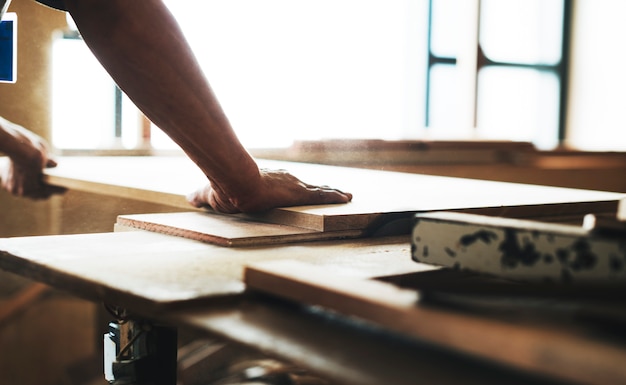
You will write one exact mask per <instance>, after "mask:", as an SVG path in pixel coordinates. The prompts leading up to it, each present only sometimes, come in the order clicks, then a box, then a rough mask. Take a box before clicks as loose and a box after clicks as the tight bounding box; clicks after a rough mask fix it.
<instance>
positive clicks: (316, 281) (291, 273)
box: [245, 260, 626, 385]
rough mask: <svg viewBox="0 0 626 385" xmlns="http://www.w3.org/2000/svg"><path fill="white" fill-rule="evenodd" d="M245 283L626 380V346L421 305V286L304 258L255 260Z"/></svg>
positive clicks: (544, 367)
mask: <svg viewBox="0 0 626 385" xmlns="http://www.w3.org/2000/svg"><path fill="white" fill-rule="evenodd" d="M245 282H246V284H247V285H248V286H249V287H250V288H253V289H257V290H260V291H263V292H267V293H270V294H274V295H277V296H279V297H283V298H287V299H290V300H293V301H297V302H299V303H305V304H309V305H315V306H321V307H325V308H327V309H330V310H333V311H336V312H339V313H341V314H344V315H345V316H348V317H357V318H361V319H363V320H366V321H369V322H373V323H374V324H377V325H380V326H382V327H384V328H385V329H388V330H392V331H395V332H399V333H402V334H404V335H410V336H413V337H417V338H419V339H422V340H425V341H429V342H433V343H436V344H440V345H443V346H447V347H450V348H453V349H455V350H459V351H462V352H465V353H469V354H472V355H477V356H480V357H484V358H488V359H490V360H494V361H497V362H501V363H505V364H508V365H512V366H515V367H519V368H523V369H526V370H531V371H533V372H539V373H543V374H548V375H551V376H555V377H557V378H561V379H565V380H570V381H575V382H577V383H588V384H598V385H600V384H621V383H624V382H625V381H626V370H625V369H624V366H623V363H624V362H625V361H624V360H626V350H624V349H620V348H619V347H618V346H614V345H609V344H605V343H602V342H600V341H599V340H598V341H596V340H594V339H592V338H589V337H585V336H584V335H577V334H573V333H568V332H567V331H565V330H561V329H559V328H557V327H549V326H543V325H541V324H532V323H531V324H524V323H519V324H518V323H515V324H514V323H510V322H503V321H499V320H497V319H492V318H487V317H481V316H478V315H473V314H470V313H462V312H454V311H446V310H442V309H439V308H436V307H424V306H420V305H419V301H418V299H419V295H418V293H416V292H412V291H410V290H406V289H398V288H396V287H395V286H393V285H391V284H385V283H382V282H376V281H372V280H368V279H362V278H355V277H348V276H343V275H341V274H338V273H335V272H333V271H331V270H330V269H327V268H324V267H320V266H313V265H310V264H306V263H304V262H301V261H288V260H282V261H270V262H265V263H259V264H250V265H249V266H247V267H246V272H245Z"/></svg>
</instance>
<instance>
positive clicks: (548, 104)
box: [53, 0, 626, 150]
mask: <svg viewBox="0 0 626 385" xmlns="http://www.w3.org/2000/svg"><path fill="white" fill-rule="evenodd" d="M622 3H623V1H621V0H579V1H577V2H576V8H575V9H574V8H573V5H572V4H573V2H572V0H332V1H331V0H318V1H312V0H296V1H293V0H265V1H262V2H259V1H256V0H167V4H168V6H169V7H170V9H171V10H172V12H173V13H174V15H175V17H176V18H177V19H178V20H179V21H180V23H181V26H182V28H183V30H184V31H185V33H186V36H187V37H188V39H189V41H190V44H191V45H192V48H193V49H194V51H195V52H196V55H197V56H198V59H199V61H200V63H201V65H202V67H203V69H204V71H205V72H206V74H207V77H208V78H209V81H210V83H211V85H212V87H213V89H214V91H215V93H216V94H217V96H218V98H219V100H220V102H221V103H222V106H223V107H224V109H225V111H226V113H227V115H228V116H229V118H230V120H231V122H232V124H233V127H234V128H235V131H236V132H237V134H238V135H239V137H240V139H241V140H242V142H243V143H244V145H246V146H247V147H251V148H254V147H279V146H289V145H290V144H291V143H292V142H293V141H294V140H298V139H327V138H380V139H407V138H424V137H427V138H449V139H470V138H471V139H476V138H478V139H513V140H524V141H532V142H533V143H535V144H536V145H537V146H538V147H539V148H545V149H549V148H553V147H554V146H556V145H558V144H559V143H560V141H565V142H566V143H570V144H573V145H575V146H576V147H578V148H581V149H617V150H620V149H621V150H623V149H626V143H620V141H616V140H614V138H616V137H621V136H620V135H619V132H620V130H623V128H622V126H624V125H626V117H624V116H623V115H624V114H622V113H621V111H622V109H623V108H624V106H626V96H624V95H625V94H624V93H623V92H621V91H620V90H622V89H624V88H625V87H626V75H623V74H624V71H623V70H622V69H621V68H620V63H623V56H624V55H626V54H624V51H623V50H621V49H620V48H619V47H620V45H619V44H620V42H619V41H618V40H616V37H618V36H623V34H624V33H625V32H626V30H624V28H626V27H624V26H623V23H621V21H620V20H621V19H622V18H623V16H624V15H625V14H626V5H623V4H622ZM570 48H571V54H570ZM53 50H54V54H53V57H54V63H53V65H54V74H53V78H54V82H55V85H54V87H53V90H54V92H55V94H54V96H53V103H54V106H53V109H54V116H53V144H54V145H55V146H56V147H59V148H86V149H97V148H123V149H137V148H157V149H168V148H175V147H176V146H175V145H173V143H172V142H171V141H170V140H169V139H168V138H167V137H166V136H165V135H164V134H163V133H162V132H161V131H160V130H158V129H155V128H154V127H152V128H151V127H150V126H149V124H147V123H149V122H146V121H145V119H143V118H142V117H141V115H140V114H139V113H138V111H137V110H136V109H135V108H134V106H133V105H132V103H130V102H129V101H128V99H127V98H126V97H125V96H124V95H122V94H120V93H119V90H116V89H115V86H114V85H113V83H112V82H111V81H110V79H108V77H107V75H106V74H105V73H104V71H102V69H101V68H100V66H99V64H98V63H97V62H96V61H95V59H94V58H93V56H92V55H91V53H90V52H89V51H88V50H87V49H86V48H85V46H84V43H82V41H80V40H79V39H76V38H75V34H72V33H66V34H65V35H64V36H63V37H59V38H58V39H56V40H55V43H54V47H53ZM67 57H72V60H71V61H68V60H67ZM570 58H571V60H572V62H571V63H569V62H568V61H569V59H570ZM61 63H63V64H62V65H61ZM87 125H88V126H89V129H85V126H87ZM94 131H97V132H99V133H100V134H99V135H98V136H95V137H94V135H93V132H94Z"/></svg>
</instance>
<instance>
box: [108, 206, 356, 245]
mask: <svg viewBox="0 0 626 385" xmlns="http://www.w3.org/2000/svg"><path fill="white" fill-rule="evenodd" d="M117 225H120V226H126V227H132V228H136V229H141V230H148V231H154V232H158V233H163V234H168V235H175V236H179V237H183V238H189V239H193V240H196V241H201V242H206V243H212V244H215V245H219V246H226V247H243V246H261V245H277V244H281V243H291V242H304V241H313V240H318V241H319V240H328V239H338V238H342V239H346V238H357V237H359V236H361V235H362V234H363V232H362V231H360V230H346V231H331V232H321V231H314V230H309V229H304V228H300V227H294V226H285V225H278V224H274V223H262V222H253V221H250V220H247V219H245V218H242V217H238V216H226V215H219V214H212V213H201V212H182V213H165V214H161V213H159V214H138V215H120V216H118V217H117Z"/></svg>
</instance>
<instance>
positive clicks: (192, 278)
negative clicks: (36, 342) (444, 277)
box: [0, 157, 624, 384]
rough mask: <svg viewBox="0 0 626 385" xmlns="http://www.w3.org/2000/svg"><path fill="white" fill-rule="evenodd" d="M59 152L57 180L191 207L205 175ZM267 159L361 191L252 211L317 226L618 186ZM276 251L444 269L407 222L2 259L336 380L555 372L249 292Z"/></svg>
mask: <svg viewBox="0 0 626 385" xmlns="http://www.w3.org/2000/svg"><path fill="white" fill-rule="evenodd" d="M59 164H60V165H59V167H58V168H56V169H50V170H47V171H46V174H47V176H46V178H47V180H48V181H49V182H50V183H53V184H57V185H62V186H65V187H68V188H71V189H77V190H81V191H87V192H93V193H98V194H103V195H107V196H109V197H112V198H114V197H124V198H132V199H138V200H142V201H147V202H152V203H159V204H164V205H168V206H173V207H179V208H181V209H184V210H185V211H194V209H193V208H191V207H190V206H189V205H188V204H187V202H186V200H185V198H184V196H185V195H186V194H187V193H189V192H191V191H193V190H195V189H196V188H199V187H202V186H203V185H204V184H205V183H206V182H207V181H206V178H205V177H204V175H202V173H200V172H199V170H198V169H197V168H196V167H195V165H193V164H192V163H191V162H190V161H189V160H188V159H187V158H184V157H150V158H140V157H136V158H134V157H133V158H129V157H115V158H114V157H98V158H60V159H59ZM260 165H261V166H263V167H271V168H285V169H288V170H289V171H290V172H292V173H293V174H294V175H296V176H297V177H299V178H301V179H302V180H304V181H305V182H307V183H312V184H328V185H331V186H333V187H337V188H340V189H342V190H345V191H349V192H351V193H353V194H354V201H353V202H351V203H349V204H345V205H326V206H307V207H295V208H281V209H276V210H272V211H271V212H269V213H265V214H263V215H261V216H260V217H259V216H255V217H254V218H255V219H263V220H266V221H269V222H277V221H278V222H280V223H281V224H287V225H293V226H296V225H297V226H301V227H304V228H310V229H313V230H316V231H335V230H345V229H349V228H359V229H367V228H368V227H370V226H372V224H376V225H380V224H381V223H380V222H381V219H383V222H385V221H387V220H392V219H397V218H398V214H402V215H403V216H404V217H405V218H406V216H407V214H412V213H414V212H423V211H434V210H437V211H439V210H461V211H472V212H475V213H487V214H490V215H502V216H513V217H525V218H535V217H542V216H551V215H561V214H562V215H570V214H576V215H578V214H581V215H582V214H583V213H584V212H585V211H588V210H589V211H593V210H599V211H600V212H609V211H611V210H614V209H616V207H617V203H618V201H619V200H620V199H621V198H622V197H623V196H624V195H623V194H616V193H608V192H600V191H589V190H575V189H564V188H555V187H545V186H532V185H522V184H513V183H500V182H487V181H478V180H470V179H459V178H446V177H435V176H425V175H416V174H402V173H387V172H382V171H372V170H358V169H347V168H338V167H330V166H317V165H308V164H296V163H284V162H270V161H267V162H265V161H261V162H260ZM112 225H113V224H112ZM280 259H290V260H294V259H295V260H300V261H304V262H308V263H312V264H315V265H318V266H322V267H325V268H329V269H332V270H333V271H335V272H340V273H341V274H344V275H349V276H353V277H358V278H363V279H371V278H374V277H385V276H396V275H402V274H408V273H415V272H427V271H431V270H434V269H438V268H434V267H432V266H429V265H424V264H419V263H416V262H413V261H412V260H411V255H410V237H409V235H408V234H406V235H400V236H393V237H384V236H382V237H376V238H364V239H350V240H334V241H315V242H296V243H289V244H274V245H266V246H255V247H238V248H226V247H220V246H216V245H211V244H207V243H202V242H198V241H194V240H190V239H184V238H180V237H174V236H170V235H165V234H158V233H154V232H145V231H128V232H117V233H101V234H83V235H60V236H47V237H26V238H12V239H1V240H0V268H2V269H5V270H8V271H12V272H15V273H17V274H20V275H23V276H26V277H28V278H32V279H35V280H37V281H41V282H44V283H47V284H50V285H52V286H54V287H56V288H59V289H63V290H67V291H69V292H71V293H72V294H75V295H77V296H81V297H84V298H87V299H90V300H95V301H103V302H107V303H110V304H114V305H117V306H122V307H126V308H128V309H130V310H131V311H132V312H135V313H137V314H140V315H142V316H146V317H154V318H156V319H162V320H166V321H168V322H173V323H175V324H178V325H183V326H191V327H194V328H198V329H199V330H205V331H207V332H209V333H211V334H213V335H219V336H222V337H226V338H229V339H232V340H234V341H238V342H240V343H243V344H246V345H249V346H253V347H255V348H257V349H260V350H262V351H264V352H267V353H269V354H272V355H276V356H279V357H282V358H285V359H287V360H292V361H294V362H295V363H298V364H301V365H303V366H305V367H307V368H310V369H312V370H314V371H316V372H318V373H320V374H323V375H326V376H328V378H330V379H333V380H336V381H338V382H339V383H345V384H382V383H395V384H412V383H415V382H416V379H418V378H419V379H423V380H425V383H454V382H455V381H463V383H477V384H478V383H480V384H485V383H494V384H495V383H504V382H506V383H509V384H513V383H515V384H516V383H520V384H521V383H529V381H530V382H533V383H551V382H550V381H549V380H547V379H545V378H543V377H542V378H539V377H537V378H535V377H533V376H534V375H533V374H531V375H530V377H526V376H527V375H526V374H522V373H521V372H519V371H518V370H516V369H515V370H513V371H511V370H509V369H507V370H503V369H502V368H498V367H493V366H489V365H487V364H486V363H485V362H483V361H481V360H475V361H473V360H474V359H472V358H469V361H467V359H468V358H467V357H466V356H463V357H462V358H460V357H457V356H456V354H455V353H444V352H442V351H439V350H438V348H433V347H432V346H428V344H426V345H423V341H416V340H413V339H411V338H405V337H402V336H398V335H396V334H394V333H389V332H388V331H385V330H381V329H378V328H376V327H374V326H372V325H364V324H361V323H359V322H356V321H354V320H348V321H347V322H346V320H343V319H339V318H333V317H332V316H331V315H328V314H325V315H321V314H317V313H315V312H314V311H313V309H311V308H301V307H299V306H297V305H293V304H291V305H287V304H284V303H283V302H281V301H275V300H268V299H267V298H265V297H258V296H257V295H256V294H251V293H249V292H247V291H246V288H245V285H244V283H243V281H242V274H243V269H244V266H245V265H246V264H248V263H253V262H263V261H267V260H280ZM458 330H461V329H458ZM458 330H457V332H458ZM507 349H508V348H507ZM505 350H506V349H505ZM620 352H621V351H620ZM505 353H506V352H505ZM505 353H503V354H505ZM620 354H621V353H620ZM483 365H487V366H483ZM429 368H430V369H429ZM450 368H453V370H450ZM511 374H513V375H515V376H514V378H511V377H510V376H511ZM619 374H621V373H619ZM444 380H445V381H444ZM531 380H532V381H531Z"/></svg>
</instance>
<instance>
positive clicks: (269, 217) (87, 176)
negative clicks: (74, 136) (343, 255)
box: [46, 157, 624, 231]
mask: <svg viewBox="0 0 626 385" xmlns="http://www.w3.org/2000/svg"><path fill="white" fill-rule="evenodd" d="M58 161H59V166H58V167H57V168H55V169H49V170H46V175H47V181H48V182H49V183H52V184H58V185H62V186H65V187H68V188H73V189H79V190H84V191H90V192H95V193H101V194H108V195H111V196H121V197H125V198H134V199H140V200H144V201H150V202H155V203H162V204H167V205H172V206H176V207H181V208H187V209H189V205H188V204H187V202H186V200H185V196H186V195H187V194H188V193H190V192H191V191H193V190H195V189H197V188H199V187H202V186H203V185H205V184H206V183H207V181H206V178H205V177H204V175H202V173H201V172H200V171H199V169H198V168H197V167H196V166H195V165H194V164H193V163H192V162H191V161H190V160H189V159H187V158H185V157H87V158H81V157H75V158H74V157H63V158H59V159H58ZM259 166H261V167H266V168H273V169H279V168H280V169H286V170H288V171H289V172H291V173H292V174H294V175H295V176H297V177H298V178H300V179H301V180H303V181H305V182H307V183H311V184H316V185H329V186H332V187H335V188H339V189H341V190H344V191H348V192H351V193H352V194H353V195H354V198H353V200H352V202H350V203H348V204H336V205H320V206H299V207H286V208H278V209H274V210H270V211H268V212H265V213H262V214H258V215H255V216H251V217H253V218H254V219H258V220H261V221H265V222H272V223H278V224H283V225H289V226H296V227H304V228H308V229H312V230H316V231H337V230H367V231H374V230H375V229H376V227H377V226H379V225H380V224H381V223H384V222H386V221H387V220H389V219H390V218H397V217H398V216H399V215H404V216H405V217H409V216H410V214H412V213H415V212H424V211H435V210H437V211H439V210H463V211H472V212H477V213H487V214H489V215H497V216H507V217H526V218H536V217H541V216H550V215H556V214H559V215H565V214H571V213H577V214H580V215H581V217H582V215H584V214H586V213H588V212H596V211H598V210H600V211H604V212H606V211H615V210H616V208H617V201H618V200H619V199H620V198H622V197H623V196H624V195H623V194H617V193H609V192H600V191H590V190H577V189H568V188H559V187H546V186H535V185H525V184H516V183H504V182H493V181H480V180H473V179H463V178H452V177H439V176H431V175H420V174H408V173H398V172H385V171H376V170H365V169H355V168H345V167H333V166H322V165H313V164H304V163H290V162H276V161H266V160H260V161H259Z"/></svg>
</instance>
